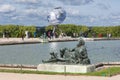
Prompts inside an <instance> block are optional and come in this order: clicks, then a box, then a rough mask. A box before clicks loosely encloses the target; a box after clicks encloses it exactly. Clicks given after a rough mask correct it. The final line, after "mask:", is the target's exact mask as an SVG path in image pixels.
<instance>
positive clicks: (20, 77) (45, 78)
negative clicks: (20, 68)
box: [0, 72, 120, 80]
mask: <svg viewBox="0 0 120 80" xmlns="http://www.w3.org/2000/svg"><path fill="white" fill-rule="evenodd" d="M0 80H120V75H117V76H113V77H97V76H68V75H67V76H64V75H43V74H21V73H1V72H0Z"/></svg>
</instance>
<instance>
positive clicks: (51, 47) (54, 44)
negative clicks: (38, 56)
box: [49, 42, 58, 52]
mask: <svg viewBox="0 0 120 80" xmlns="http://www.w3.org/2000/svg"><path fill="white" fill-rule="evenodd" d="M57 46H58V45H57V43H56V42H54V43H51V44H50V46H49V47H50V52H57Z"/></svg>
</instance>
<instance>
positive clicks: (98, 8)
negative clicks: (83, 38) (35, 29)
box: [0, 0, 120, 26]
mask: <svg viewBox="0 0 120 80" xmlns="http://www.w3.org/2000/svg"><path fill="white" fill-rule="evenodd" d="M58 6H59V7H62V8H64V9H65V11H66V13H67V17H66V19H65V21H64V22H63V23H62V24H77V25H87V26H110V25H112V26H115V25H120V0H0V24H17V25H36V26H47V25H49V23H48V22H47V15H48V13H49V12H50V11H51V10H52V9H53V8H55V7H58Z"/></svg>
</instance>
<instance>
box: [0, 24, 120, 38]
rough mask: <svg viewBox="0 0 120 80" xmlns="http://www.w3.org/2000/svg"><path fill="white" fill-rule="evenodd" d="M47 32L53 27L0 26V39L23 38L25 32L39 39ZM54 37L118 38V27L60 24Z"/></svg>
mask: <svg viewBox="0 0 120 80" xmlns="http://www.w3.org/2000/svg"><path fill="white" fill-rule="evenodd" d="M48 30H53V26H52V25H49V26H45V27H42V28H40V29H37V27H36V26H24V25H0V37H3V34H5V35H6V36H8V37H22V36H23V35H24V36H25V31H28V32H29V37H34V33H35V32H36V37H40V36H41V35H43V34H44V33H45V32H47V31H48ZM55 33H56V36H57V37H59V35H60V34H61V33H64V34H65V35H66V36H71V37H79V36H84V37H107V35H108V34H111V35H112V37H120V26H93V27H88V26H86V25H75V24H60V25H58V26H57V27H56V31H55Z"/></svg>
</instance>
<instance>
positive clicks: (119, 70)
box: [0, 67, 120, 76]
mask: <svg viewBox="0 0 120 80" xmlns="http://www.w3.org/2000/svg"><path fill="white" fill-rule="evenodd" d="M0 72H8V73H23V74H24V73H26V74H49V75H87V76H113V75H117V74H120V67H111V68H106V69H103V70H100V71H95V72H90V73H84V74H83V73H57V72H43V71H31V70H14V69H12V70H10V69H0Z"/></svg>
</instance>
